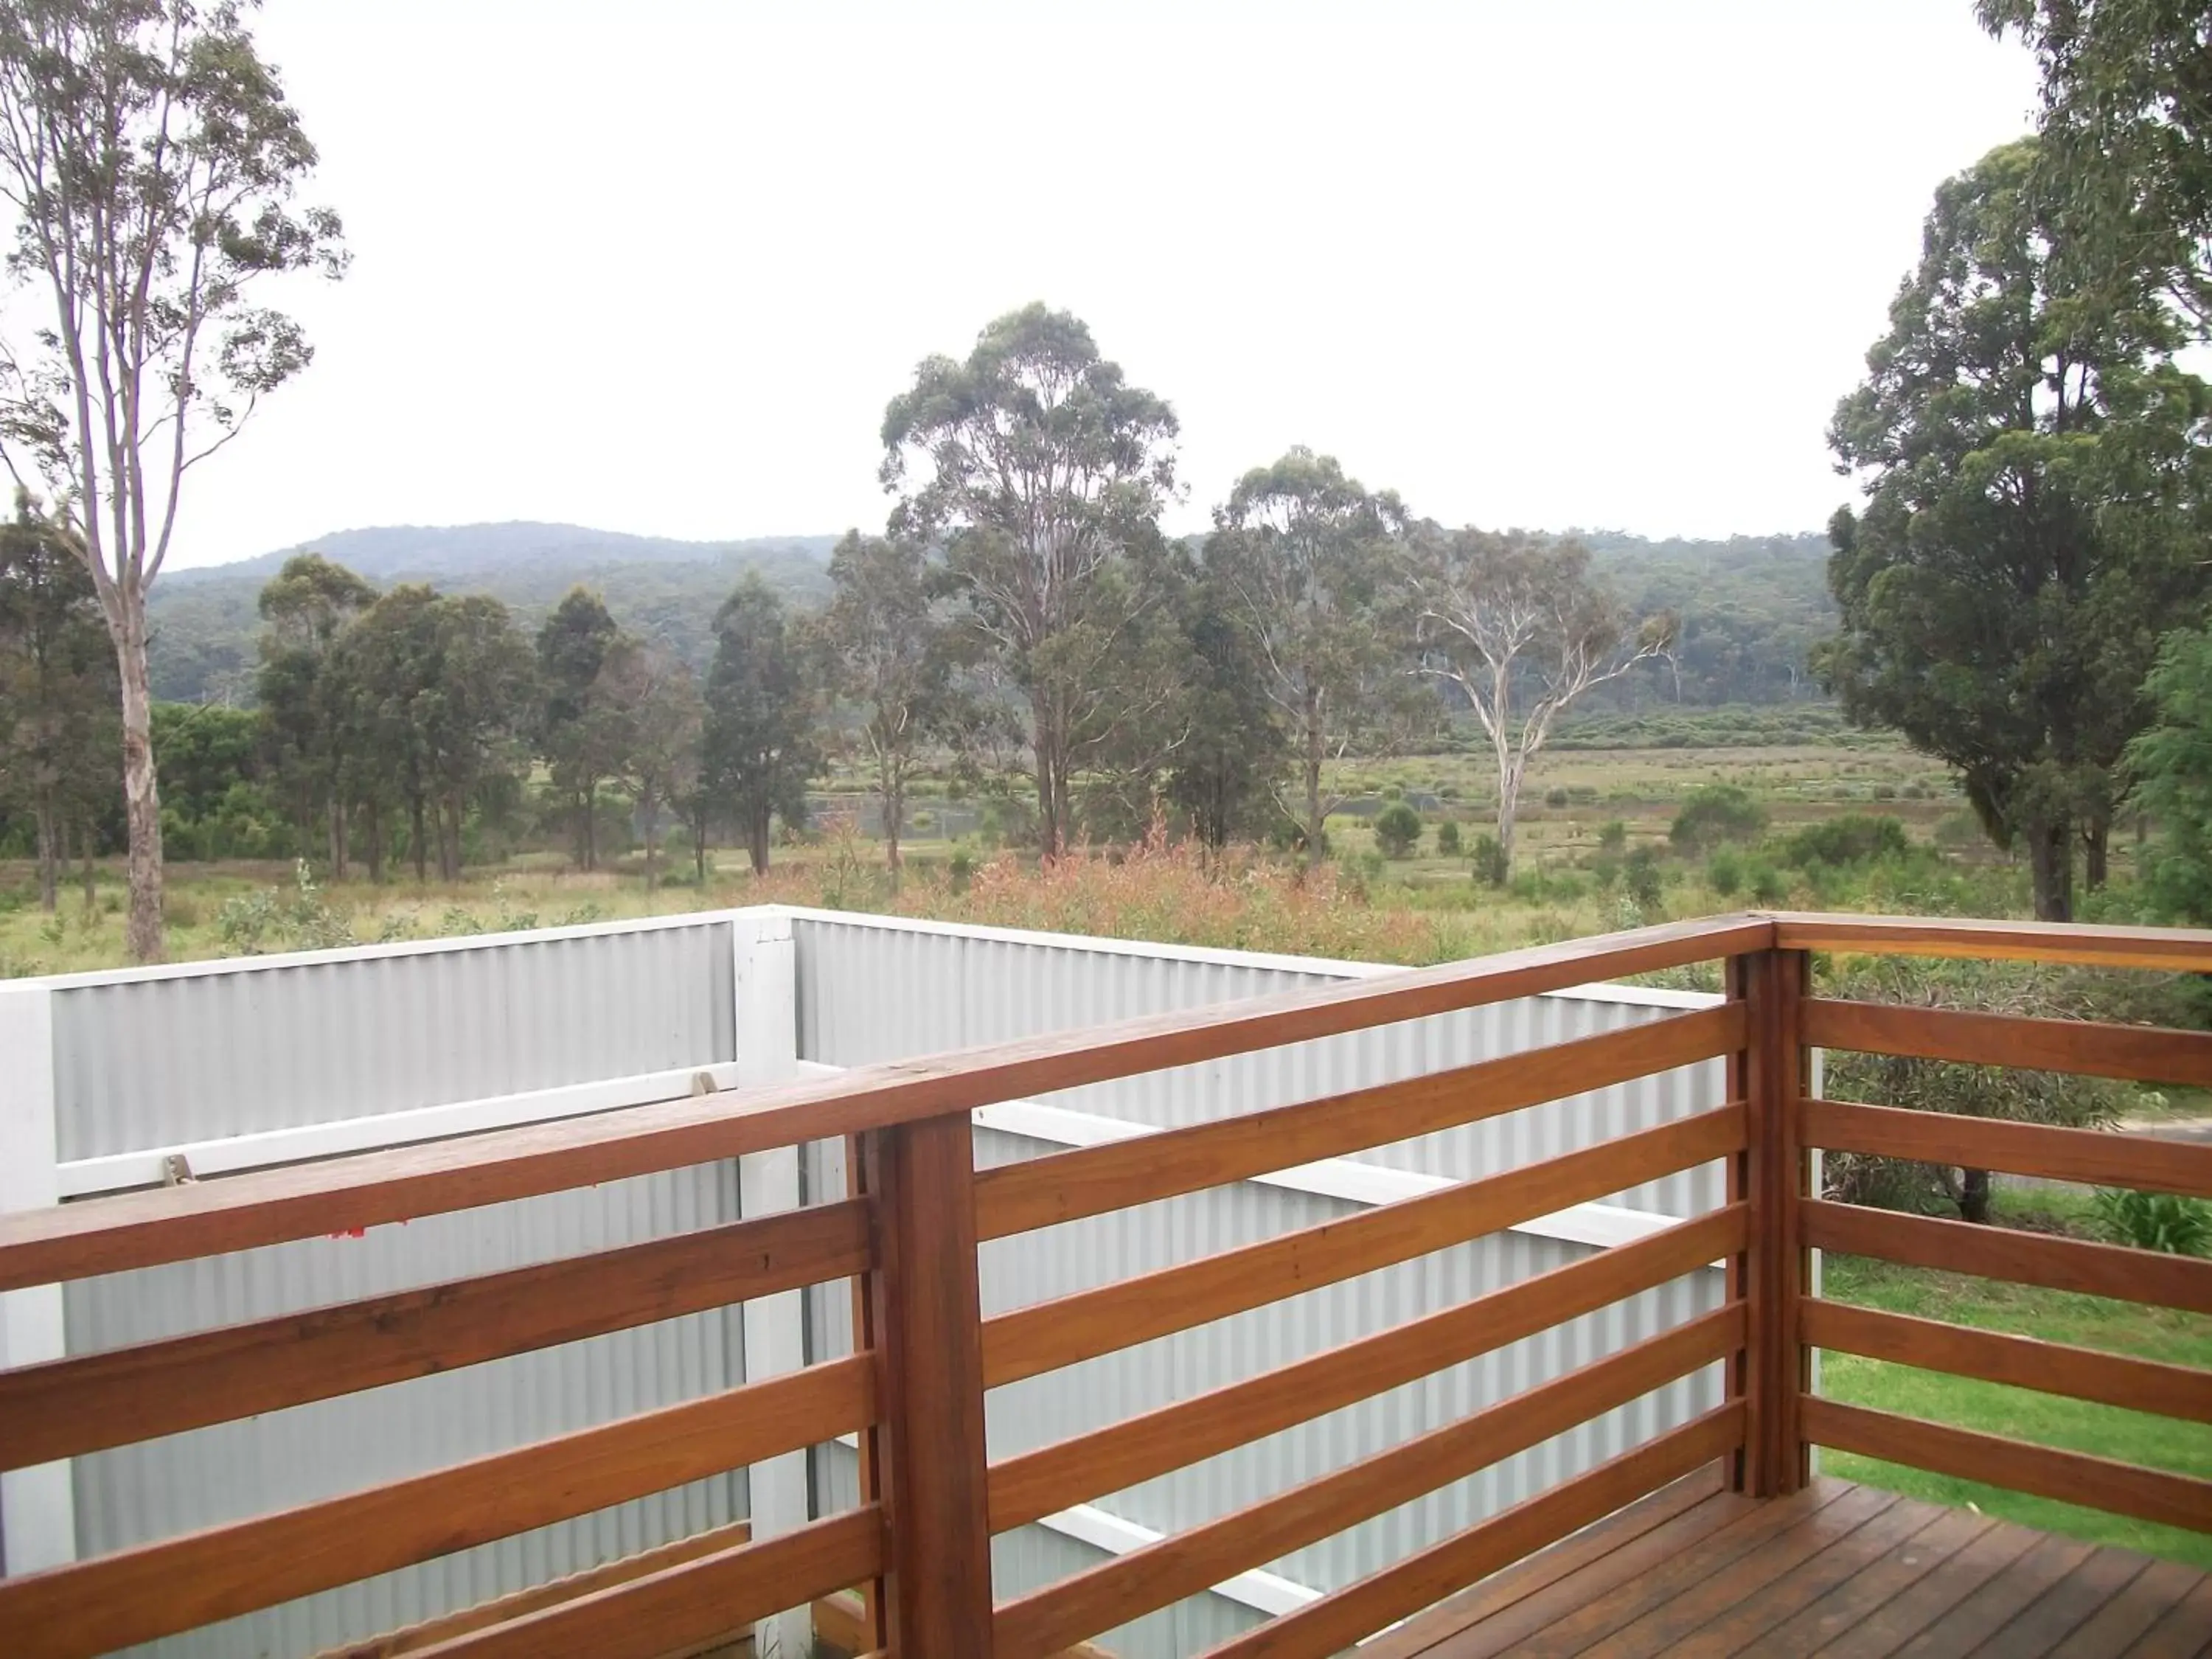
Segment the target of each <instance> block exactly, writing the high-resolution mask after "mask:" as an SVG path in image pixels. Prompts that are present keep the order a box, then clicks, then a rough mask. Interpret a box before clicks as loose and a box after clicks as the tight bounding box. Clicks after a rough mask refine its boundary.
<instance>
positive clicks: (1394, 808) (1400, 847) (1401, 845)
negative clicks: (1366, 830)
mask: <svg viewBox="0 0 2212 1659" xmlns="http://www.w3.org/2000/svg"><path fill="white" fill-rule="evenodd" d="M1420 840H1421V815H1420V814H1419V812H1416V811H1414V810H1413V808H1412V807H1410V806H1408V805H1406V803H1405V802H1403V801H1401V800H1400V801H1393V802H1391V803H1390V805H1388V806H1386V807H1384V808H1383V810H1382V811H1380V812H1378V813H1376V815H1375V844H1376V847H1377V848H1380V849H1381V850H1382V853H1383V857H1385V858H1391V859H1402V858H1407V857H1410V856H1411V855H1412V854H1413V848H1415V847H1417V846H1419V844H1420Z"/></svg>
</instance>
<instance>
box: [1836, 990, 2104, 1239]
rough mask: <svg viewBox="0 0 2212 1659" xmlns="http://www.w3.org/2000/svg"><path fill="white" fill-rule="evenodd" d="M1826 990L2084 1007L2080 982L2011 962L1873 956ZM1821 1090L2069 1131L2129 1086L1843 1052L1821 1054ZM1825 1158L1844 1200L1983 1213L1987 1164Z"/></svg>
mask: <svg viewBox="0 0 2212 1659" xmlns="http://www.w3.org/2000/svg"><path fill="white" fill-rule="evenodd" d="M1828 994H1831V995H1837V996H1842V997H1847V998H1851V999H1855V1000H1862V1001H1868V1002H1885V1003H1893V1004H1902V1005H1905V1006H1911V1007H1922V1008H1965V1009H1972V1010H1978V1011H1982V1012H1992V1013H2003V1014H2025V1015H2039V1016H2045V1017H2056V1018H2066V1017H2069V1016H2072V1017H2076V1018H2078V1017H2080V1016H2081V1015H2082V1014H2084V1013H2087V1012H2089V1008H2088V1005H2087V1001H2086V1000H2085V990H2084V987H2083V985H2082V982H2081V981H2079V980H2076V979H2069V978H2068V977H2066V976H2064V975H2059V974H2055V973H2053V972H2051V970H2049V969H2042V968H2038V967H2033V966H2028V965H2024V964H2019V963H1984V962H1917V961H1912V960H1910V959H1906V958H1899V957H1893V958H1876V959H1874V960H1872V961H1870V962H1868V963H1866V964H1865V965H1863V966H1861V967H1857V968H1855V969H1851V970H1850V971H1849V972H1846V973H1843V974H1839V975H1837V978H1836V981H1835V982H1834V984H1833V985H1832V987H1829V990H1828ZM1826 1093H1827V1095H1828V1096H1829V1097H1830V1098H1832V1099H1836V1100H1857V1101H1864V1102H1866V1103H1869V1104H1870V1105H1875V1106H1910V1107H1913V1108H1916V1109H1919V1110H1922V1111H1930V1112H1950V1113H1954V1114H1956V1115H1960V1116H1961V1117H1990V1118H2002V1119H2005V1120H2008V1121H2012V1122H2016V1123H2041V1124H2050V1125H2055V1126H2057V1127H2060V1128H2069V1129H2088V1128H2096V1127H2101V1126H2102V1125H2104V1124H2106V1123H2108V1122H2110V1121H2112V1119H2113V1118H2114V1117H2116V1116H2117V1115H2118V1109H2119V1107H2120V1104H2121V1103H2122V1101H2123V1099H2124V1096H2125V1090H2124V1087H2123V1085H2118V1084H2115V1083H2111V1082H2107V1081H2106V1080H2104V1079H2099V1078H2090V1077H2079V1076H2075V1075H2072V1074H2069V1073H2060V1072H2032V1071H2021V1070H2016V1069H2014V1068H2010V1067H2002V1068H2000V1067H1996V1066H1968V1065H1964V1064H1961V1063H1960V1062H1957V1061H1954V1060H1929V1059H1925V1058H1923V1057H1920V1056H1917V1055H1903V1054H1851V1053H1848V1052H1845V1051H1843V1050H1833V1051H1831V1053H1830V1054H1829V1056H1828V1071H1827V1081H1826ZM1824 1167H1825V1169H1826V1178H1827V1183H1828V1188H1829V1190H1830V1192H1831V1193H1832V1194H1835V1195H1836V1196H1838V1197H1840V1198H1843V1199H1844V1200H1846V1201H1848V1202H1851V1203H1867V1204H1875V1203H1880V1204H1886V1205H1887V1206H1890V1207H1893V1208H1904V1209H1912V1210H1931V1211H1932V1210H1940V1209H1944V1208H1948V1209H1950V1210H1951V1211H1952V1212H1954V1213H1955V1214H1956V1215H1957V1216H1958V1217H1959V1218H1960V1220H1963V1221H1972V1222H1985V1221H1987V1220H1988V1219H1989V1218H1990V1175H1989V1171H1988V1170H1974V1169H1960V1168H1957V1167H1954V1166H1951V1165H1946V1164H1916V1163H1911V1162H1909V1161H1904V1160H1899V1159H1894V1158H1875V1157H1872V1156H1870V1155H1867V1154H1863V1153H1857V1152H1832V1153H1831V1154H1829V1156H1828V1158H1826V1160H1825V1164H1824Z"/></svg>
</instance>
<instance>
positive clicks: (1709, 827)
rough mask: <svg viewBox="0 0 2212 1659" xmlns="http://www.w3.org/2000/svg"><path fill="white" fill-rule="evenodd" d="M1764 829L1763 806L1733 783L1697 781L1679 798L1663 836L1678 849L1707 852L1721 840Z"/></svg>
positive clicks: (1749, 835)
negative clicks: (1672, 819)
mask: <svg viewBox="0 0 2212 1659" xmlns="http://www.w3.org/2000/svg"><path fill="white" fill-rule="evenodd" d="M1765 828H1766V809H1765V807H1764V806H1762V805H1759V803H1758V802H1757V801H1756V800H1753V799H1752V797H1751V792H1750V791H1749V790H1747V789H1745V788H1743V787H1741V786H1740V785H1737V784H1733V783H1701V784H1698V785H1696V786H1695V787H1692V789H1691V790H1690V792H1689V793H1687V794H1686V795H1684V796H1683V797H1682V807H1681V810H1680V811H1678V812H1677V813H1675V814H1674V823H1673V824H1672V825H1671V826H1670V827H1669V828H1668V831H1667V838H1668V841H1670V842H1673V843H1674V847H1675V849H1676V850H1677V851H1679V852H1683V853H1689V854H1698V853H1705V852H1710V851H1711V849H1712V848H1716V847H1717V846H1720V845H1721V844H1722V843H1723V842H1732V841H1751V840H1753V839H1755V838H1756V837H1757V836H1759V833H1760V832H1761V831H1763V830H1764V829H1765Z"/></svg>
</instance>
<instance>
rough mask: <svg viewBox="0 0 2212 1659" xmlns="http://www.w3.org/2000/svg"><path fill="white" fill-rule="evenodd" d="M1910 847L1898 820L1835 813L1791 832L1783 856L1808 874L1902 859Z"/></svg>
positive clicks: (1860, 814) (1784, 844)
mask: <svg viewBox="0 0 2212 1659" xmlns="http://www.w3.org/2000/svg"><path fill="white" fill-rule="evenodd" d="M1911 846H1912V843H1911V838H1910V837H1908V836H1906V835H1905V824H1904V823H1903V822H1902V821H1901V820H1900V819H1898V818H1893V817H1887V816H1886V815H1883V814H1879V813H1872V812H1839V813H1838V814H1837V815H1836V816H1835V817H1832V818H1816V819H1814V821H1813V822H1812V823H1808V824H1805V825H1803V826H1802V827H1801V828H1799V829H1796V830H1795V831H1793V832H1792V833H1791V834H1790V837H1789V839H1788V840H1787V841H1785V842H1784V843H1783V856H1784V858H1785V859H1787V860H1789V861H1790V863H1792V864H1795V865H1797V866H1800V867H1802V868H1804V869H1808V870H1812V869H1818V868H1821V867H1828V868H1836V867H1841V866H1850V865H1860V864H1865V863H1867V862H1869V861H1870V860H1875V859H1881V858H1903V857H1905V855H1906V854H1909V853H1910V852H1911Z"/></svg>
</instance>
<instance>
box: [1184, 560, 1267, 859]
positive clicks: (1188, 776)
mask: <svg viewBox="0 0 2212 1659" xmlns="http://www.w3.org/2000/svg"><path fill="white" fill-rule="evenodd" d="M1181 599H1182V604H1181V623H1182V638H1183V642H1184V649H1185V652H1186V653H1187V655H1186V666H1185V670H1184V702H1183V707H1184V710H1185V712H1186V714H1187V716H1188V724H1189V730H1188V735H1187V736H1186V737H1185V738H1184V739H1183V741H1182V744H1180V745H1179V746H1178V747H1177V749H1176V753H1175V758H1174V762H1173V764H1172V767H1171V769H1170V772H1169V775H1168V783H1167V790H1166V795H1167V799H1168V800H1169V802H1170V804H1171V805H1175V806H1176V807H1179V808H1180V809H1182V812H1183V814H1184V815H1185V816H1186V817H1188V819H1189V821H1190V826H1191V829H1192V832H1193V833H1194V834H1195V835H1196V836H1197V837H1198V838H1199V840H1200V842H1202V843H1203V844H1204V845H1206V846H1207V847H1209V848H1213V849H1215V850H1216V851H1218V850H1220V849H1221V848H1225V847H1226V846H1228V845H1229V843H1230V842H1232V841H1237V840H1253V841H1256V840H1259V839H1261V837H1263V836H1267V835H1268V834H1269V833H1270V832H1271V831H1273V830H1278V829H1285V827H1286V825H1285V819H1284V817H1283V814H1282V812H1281V811H1280V810H1279V807H1278V805H1277V793H1276V791H1277V788H1278V786H1279V784H1280V783H1281V782H1282V781H1283V779H1284V777H1285V775H1286V774H1287V772H1288V771H1289V769H1290V759H1291V755H1290V738H1289V734H1288V732H1287V731H1286V730H1285V722H1284V720H1283V718H1282V713H1281V710H1280V709H1279V708H1277V707H1276V705H1275V703H1274V702H1273V699H1272V698H1271V697H1270V696H1268V695H1267V688H1268V669H1267V660H1266V658H1265V656H1264V654H1263V653H1262V652H1261V640H1260V636H1259V635H1258V634H1257V632H1256V631H1255V629H1253V628H1252V627H1251V626H1250V625H1249V623H1248V621H1247V617H1248V615H1249V611H1248V609H1247V607H1246V605H1245V604H1244V602H1243V599H1241V598H1240V597H1239V595H1238V594H1237V591H1236V589H1235V587H1234V586H1233V585H1232V584H1231V582H1230V581H1229V580H1228V579H1227V575H1226V573H1225V572H1224V571H1223V570H1221V569H1220V568H1218V567H1217V566H1216V565H1215V564H1214V563H1213V562H1212V561H1210V560H1209V561H1208V562H1206V566H1205V567H1204V568H1202V569H1201V570H1200V572H1199V573H1197V574H1196V577H1195V579H1194V580H1190V581H1188V582H1186V583H1183V584H1182V593H1181Z"/></svg>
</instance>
